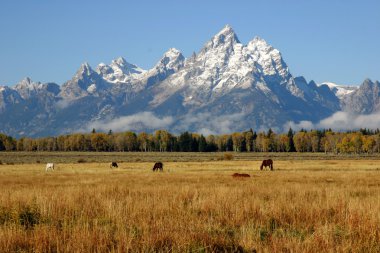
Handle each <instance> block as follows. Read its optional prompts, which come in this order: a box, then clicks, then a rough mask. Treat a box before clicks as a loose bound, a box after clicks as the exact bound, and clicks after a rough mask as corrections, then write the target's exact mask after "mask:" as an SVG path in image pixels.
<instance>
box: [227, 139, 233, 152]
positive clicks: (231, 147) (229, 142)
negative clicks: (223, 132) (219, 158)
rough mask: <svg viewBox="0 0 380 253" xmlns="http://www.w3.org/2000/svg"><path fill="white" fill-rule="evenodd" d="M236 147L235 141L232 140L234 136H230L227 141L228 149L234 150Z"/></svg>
mask: <svg viewBox="0 0 380 253" xmlns="http://www.w3.org/2000/svg"><path fill="white" fill-rule="evenodd" d="M233 149H234V143H233V141H232V137H231V136H229V137H228V139H227V143H226V151H232V150H233Z"/></svg>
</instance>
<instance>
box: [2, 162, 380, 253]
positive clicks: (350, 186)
mask: <svg viewBox="0 0 380 253" xmlns="http://www.w3.org/2000/svg"><path fill="white" fill-rule="evenodd" d="M259 166H260V162H259V161H204V162H196V161H193V162H165V163H164V172H163V173H160V172H155V173H153V172H152V171H151V170H152V167H153V163H151V162H123V163H120V164H119V168H118V169H113V170H111V169H109V165H108V163H99V162H92V163H91V162H87V163H58V164H56V170H55V171H53V172H45V165H44V164H42V163H40V164H37V163H32V164H15V165H0V185H1V191H0V249H1V251H2V252H17V251H18V252H24V251H26V252H49V251H51V252H57V251H58V252H94V251H95V252H96V251H98V252H108V251H111V252H112V251H114V252H127V251H131V252H136V251H137V252H153V251H159V252H168V251H171V252H188V251H192V252H219V251H222V252H230V251H237V252H239V251H240V252H243V251H247V252H252V251H254V250H257V252H379V251H380V243H379V241H380V234H379V228H380V197H379V196H380V169H379V167H380V166H379V165H378V161H377V160H362V161H361V160H339V161H338V160H275V163H274V166H275V171H273V172H271V171H259ZM235 172H239V173H248V174H250V175H251V177H250V178H244V179H241V178H240V179H234V178H232V177H231V175H232V174H233V173H235Z"/></svg>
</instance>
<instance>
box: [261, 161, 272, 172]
mask: <svg viewBox="0 0 380 253" xmlns="http://www.w3.org/2000/svg"><path fill="white" fill-rule="evenodd" d="M268 166H269V168H270V170H273V161H272V159H268V160H264V161H263V163H262V164H261V166H260V170H263V167H265V168H266V167H268Z"/></svg>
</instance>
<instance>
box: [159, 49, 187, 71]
mask: <svg viewBox="0 0 380 253" xmlns="http://www.w3.org/2000/svg"><path fill="white" fill-rule="evenodd" d="M184 61H185V57H184V56H183V55H182V53H181V52H180V51H179V50H178V49H176V48H170V49H169V50H168V51H167V52H166V53H165V54H164V55H163V57H162V58H161V59H160V61H159V62H158V63H157V64H156V66H155V69H157V70H160V71H163V70H169V69H171V70H174V71H177V70H178V69H180V68H181V67H183V64H184Z"/></svg>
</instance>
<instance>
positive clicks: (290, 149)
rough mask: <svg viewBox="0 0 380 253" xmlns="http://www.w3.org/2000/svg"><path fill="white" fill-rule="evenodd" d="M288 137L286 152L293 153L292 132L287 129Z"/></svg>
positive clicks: (294, 149) (290, 129)
mask: <svg viewBox="0 0 380 253" xmlns="http://www.w3.org/2000/svg"><path fill="white" fill-rule="evenodd" d="M288 137H289V143H288V145H287V147H286V151H287V152H295V151H296V148H295V147H294V139H293V137H294V132H293V130H292V128H289V131H288Z"/></svg>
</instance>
